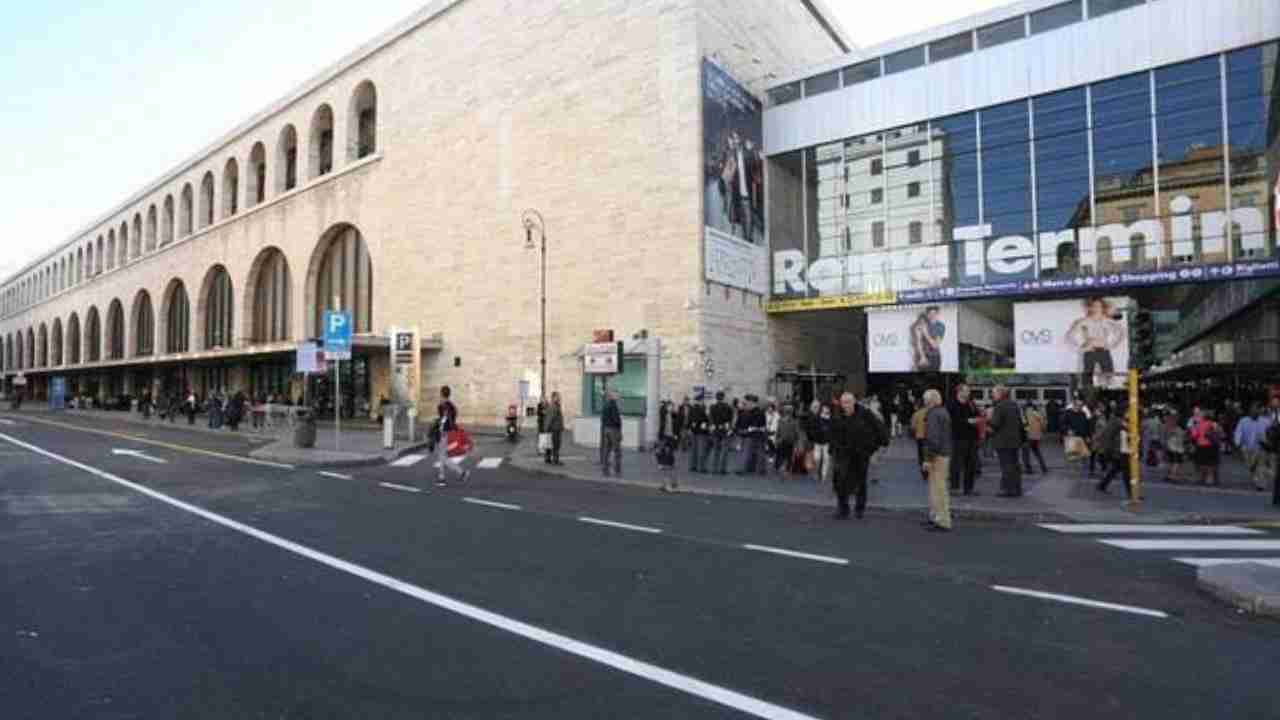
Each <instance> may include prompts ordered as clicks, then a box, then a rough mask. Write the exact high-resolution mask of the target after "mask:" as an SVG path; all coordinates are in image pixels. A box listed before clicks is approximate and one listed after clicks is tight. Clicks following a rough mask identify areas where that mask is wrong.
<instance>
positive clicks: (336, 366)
mask: <svg viewBox="0 0 1280 720" xmlns="http://www.w3.org/2000/svg"><path fill="white" fill-rule="evenodd" d="M333 418H334V421H335V424H334V426H333V449H334V450H337V451H341V450H342V361H341V360H334V361H333Z"/></svg>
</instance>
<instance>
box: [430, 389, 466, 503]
mask: <svg viewBox="0 0 1280 720" xmlns="http://www.w3.org/2000/svg"><path fill="white" fill-rule="evenodd" d="M452 395H453V391H452V390H450V389H449V386H448V385H442V386H441V387H440V404H438V405H436V424H437V426H438V427H437V429H436V433H437V435H436V438H435V443H436V458H435V459H436V462H437V463H438V466H437V467H438V468H439V469H438V470H437V471H436V486H437V487H444V486H445V485H446V483H445V477H447V476H448V475H449V474H451V473H452V474H453V475H454V476H455V477H457V478H458V480H459V481H460V482H461V481H465V480H466V479H467V478H468V477H470V476H471V471H470V470H464V469H463V468H462V467H460V465H461V463H454V462H453V460H452V459H451V458H450V457H449V433H451V432H453V431H454V430H457V429H458V407H457V406H456V405H454V404H453V400H452Z"/></svg>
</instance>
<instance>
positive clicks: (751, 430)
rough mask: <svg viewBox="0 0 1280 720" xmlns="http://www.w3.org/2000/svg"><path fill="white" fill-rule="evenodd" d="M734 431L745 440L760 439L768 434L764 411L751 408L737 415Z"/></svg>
mask: <svg viewBox="0 0 1280 720" xmlns="http://www.w3.org/2000/svg"><path fill="white" fill-rule="evenodd" d="M734 430H735V431H736V432H737V433H738V434H739V435H741V436H742V437H746V438H762V437H764V436H765V433H766V432H768V423H767V422H766V421H765V418H764V410H761V409H760V408H752V409H750V410H743V411H742V412H740V413H738V424H737V425H736V426H735V427H734Z"/></svg>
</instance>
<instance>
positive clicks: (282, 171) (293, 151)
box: [276, 125, 298, 193]
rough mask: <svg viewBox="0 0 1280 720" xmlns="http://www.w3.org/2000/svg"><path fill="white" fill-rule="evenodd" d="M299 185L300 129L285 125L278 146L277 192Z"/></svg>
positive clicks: (286, 190)
mask: <svg viewBox="0 0 1280 720" xmlns="http://www.w3.org/2000/svg"><path fill="white" fill-rule="evenodd" d="M297 185H298V131H297V130H295V129H294V128H293V126H292V125H285V126H284V129H283V130H281V131H280V142H279V143H278V144H277V147H276V192H277V193H282V192H288V191H290V190H292V189H294V188H295V187H297Z"/></svg>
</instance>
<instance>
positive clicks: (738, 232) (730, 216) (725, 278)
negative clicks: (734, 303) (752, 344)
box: [702, 59, 769, 295]
mask: <svg viewBox="0 0 1280 720" xmlns="http://www.w3.org/2000/svg"><path fill="white" fill-rule="evenodd" d="M702 131H703V150H702V156H703V157H702V161H703V178H702V184H703V212H704V216H705V219H704V225H705V226H706V232H705V233H704V237H703V239H702V242H703V244H704V248H705V257H706V279H707V280H708V281H710V282H715V283H720V284H723V285H728V286H730V287H736V288H739V289H742V290H747V291H749V292H755V293H759V294H761V295H763V294H765V293H767V292H768V288H769V282H768V279H767V277H765V275H766V274H767V273H768V264H769V260H768V251H767V250H766V249H765V232H764V152H763V148H764V144H763V135H764V107H763V105H762V104H761V102H760V101H759V100H757V99H756V97H755V96H754V95H752V94H751V93H750V92H749V91H748V90H747V89H746V88H745V87H743V86H742V85H741V84H740V83H738V81H736V80H734V79H733V78H732V77H730V76H729V74H728V73H726V72H725V71H724V70H721V69H720V68H719V67H717V66H716V65H715V63H713V62H711V61H710V60H706V59H704V60H703V61H702ZM735 240H736V241H738V242H736V243H735V242H734V241H735ZM755 248H758V250H756V249H755Z"/></svg>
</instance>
